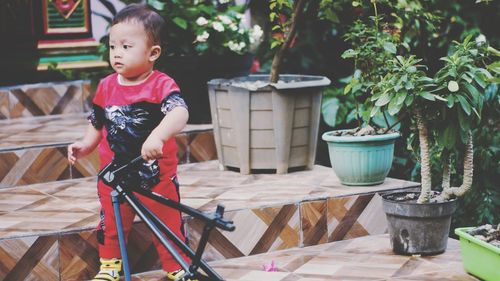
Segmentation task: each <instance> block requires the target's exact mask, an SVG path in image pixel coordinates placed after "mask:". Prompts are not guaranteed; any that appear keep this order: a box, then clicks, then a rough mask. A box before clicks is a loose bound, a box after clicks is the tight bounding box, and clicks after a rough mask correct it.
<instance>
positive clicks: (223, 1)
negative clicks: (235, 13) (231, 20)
mask: <svg viewBox="0 0 500 281" xmlns="http://www.w3.org/2000/svg"><path fill="white" fill-rule="evenodd" d="M229 2H231V0H219V3H221V4H226V3H229Z"/></svg>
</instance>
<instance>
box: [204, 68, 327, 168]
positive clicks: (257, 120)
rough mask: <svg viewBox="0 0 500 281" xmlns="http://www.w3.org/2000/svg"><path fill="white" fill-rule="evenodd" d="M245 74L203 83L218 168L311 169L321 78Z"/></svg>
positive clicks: (315, 138) (321, 86)
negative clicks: (275, 78) (271, 79)
mask: <svg viewBox="0 0 500 281" xmlns="http://www.w3.org/2000/svg"><path fill="white" fill-rule="evenodd" d="M268 80H269V76H268V75H250V76H245V77H238V78H234V79H214V80H211V81H209V82H208V91H209V98H210V110H211V114H212V123H213V126H214V137H215V145H216V148H217V156H218V159H219V162H220V164H221V165H222V167H224V168H227V167H234V168H238V169H240V173H242V174H249V173H250V172H251V171H252V170H276V173H279V174H282V173H287V172H288V169H289V168H312V166H313V165H314V158H315V154H316V142H317V138H318V128H319V117H320V107H321V96H322V95H321V92H322V89H323V87H324V86H327V85H329V84H330V80H329V79H327V78H326V77H322V76H306V75H281V76H280V82H278V83H276V84H269V83H268Z"/></svg>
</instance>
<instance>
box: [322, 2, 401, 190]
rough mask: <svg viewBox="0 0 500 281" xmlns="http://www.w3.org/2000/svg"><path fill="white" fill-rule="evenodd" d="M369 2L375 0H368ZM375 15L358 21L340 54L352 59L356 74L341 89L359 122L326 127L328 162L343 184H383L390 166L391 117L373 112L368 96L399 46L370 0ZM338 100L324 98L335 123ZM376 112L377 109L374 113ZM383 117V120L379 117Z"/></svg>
mask: <svg viewBox="0 0 500 281" xmlns="http://www.w3.org/2000/svg"><path fill="white" fill-rule="evenodd" d="M372 2H373V1H372ZM373 7H374V11H375V16H374V17H372V19H371V22H370V24H366V23H365V22H363V21H361V20H357V21H355V22H354V23H353V25H352V26H351V27H350V28H349V30H348V32H347V33H346V34H345V35H344V38H345V39H346V41H347V42H349V43H350V44H351V46H352V48H351V49H348V50H347V51H345V52H344V53H343V54H342V58H344V59H353V60H354V69H355V70H354V73H353V74H352V75H351V76H350V77H348V78H347V79H346V80H347V81H348V83H347V85H346V87H345V88H344V94H346V95H351V96H353V97H354V100H355V101H356V106H355V110H354V112H353V114H354V116H355V119H357V121H358V126H357V128H355V129H350V130H334V131H328V132H325V133H324V134H323V135H322V138H323V140H325V141H326V142H327V143H328V151H329V156H330V163H331V165H332V168H333V170H334V171H335V174H336V175H337V177H338V178H339V180H340V182H341V183H342V184H345V185H375V184H380V183H383V182H384V180H385V178H386V176H387V174H388V173H389V170H390V168H391V165H392V160H393V154H394V142H395V140H396V139H397V138H398V137H399V133H398V132H396V131H394V130H393V127H394V126H395V125H396V124H397V122H396V121H395V120H394V118H390V116H389V115H388V114H387V113H386V112H385V111H383V110H380V111H374V110H372V109H375V108H376V107H374V105H373V103H372V102H371V101H370V100H369V97H370V96H371V94H372V91H373V88H374V86H375V84H376V83H377V81H378V80H379V79H380V77H383V76H384V75H385V73H387V72H388V65H387V61H388V60H389V59H390V58H392V57H393V56H394V54H395V53H396V51H397V46H398V40H399V39H398V34H397V33H393V32H391V31H389V30H387V29H385V30H383V26H386V25H385V24H384V25H382V24H381V23H380V21H381V19H382V17H380V16H379V15H378V12H377V3H376V2H373ZM335 103H336V99H332V98H330V99H326V100H325V101H324V102H323V107H322V114H323V117H324V120H325V122H326V123H327V124H328V125H330V126H332V127H334V125H335V118H329V117H331V116H335V115H336V114H335V112H336V111H337V108H338V107H336V106H335ZM375 113H376V114H375ZM380 120H382V122H380Z"/></svg>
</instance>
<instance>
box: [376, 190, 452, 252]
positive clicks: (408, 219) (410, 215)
mask: <svg viewBox="0 0 500 281" xmlns="http://www.w3.org/2000/svg"><path fill="white" fill-rule="evenodd" d="M405 193H410V192H401V193H397V194H405ZM394 194H396V193H392V194H385V195H383V196H382V202H383V208H384V211H385V214H386V215H387V222H388V226H389V234H390V237H391V238H390V239H391V246H392V249H393V251H394V252H395V253H397V254H402V255H414V254H420V255H437V254H441V253H443V252H444V251H445V250H446V246H447V243H448V234H449V231H450V224H451V216H452V215H453V213H454V212H455V210H456V208H457V200H453V201H448V202H443V203H426V204H418V203H410V202H395V201H393V200H389V199H387V197H388V196H391V195H394Z"/></svg>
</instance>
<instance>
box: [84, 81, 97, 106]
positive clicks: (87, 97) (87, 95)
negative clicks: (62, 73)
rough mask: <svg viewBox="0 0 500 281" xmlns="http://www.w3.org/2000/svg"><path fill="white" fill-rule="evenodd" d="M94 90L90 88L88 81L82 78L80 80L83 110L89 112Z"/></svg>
mask: <svg viewBox="0 0 500 281" xmlns="http://www.w3.org/2000/svg"><path fill="white" fill-rule="evenodd" d="M94 94H95V90H93V89H92V85H91V83H90V81H88V80H84V81H83V82H82V101H83V111H84V112H90V109H91V108H92V99H93V98H94Z"/></svg>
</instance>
